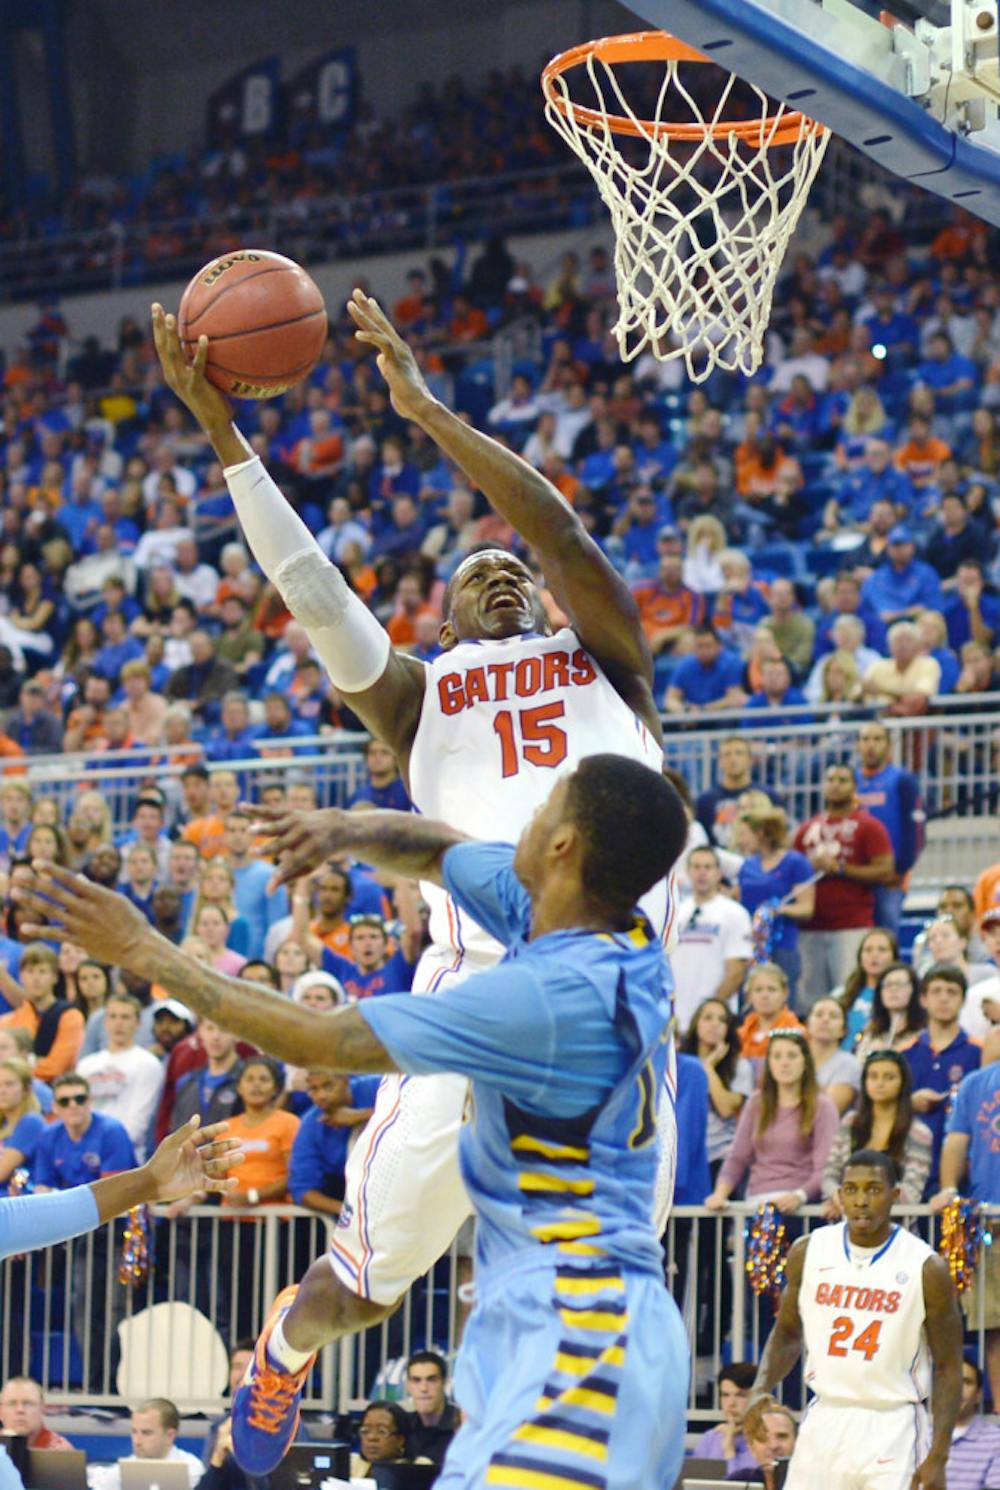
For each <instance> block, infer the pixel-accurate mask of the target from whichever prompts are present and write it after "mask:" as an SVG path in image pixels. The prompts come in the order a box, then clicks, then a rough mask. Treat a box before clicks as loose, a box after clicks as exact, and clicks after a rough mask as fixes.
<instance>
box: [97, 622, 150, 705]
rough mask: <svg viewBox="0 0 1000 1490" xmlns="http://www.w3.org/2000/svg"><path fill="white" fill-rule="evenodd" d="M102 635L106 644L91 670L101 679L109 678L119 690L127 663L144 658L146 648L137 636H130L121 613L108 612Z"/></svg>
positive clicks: (102, 627)
mask: <svg viewBox="0 0 1000 1490" xmlns="http://www.w3.org/2000/svg"><path fill="white" fill-rule="evenodd" d="M101 635H102V636H103V638H104V644H103V646H102V647H101V649H100V651H99V652H98V653H97V656H96V657H95V658H94V660H93V662H92V663H91V669H92V671H93V672H95V673H97V675H98V676H99V677H102V678H107V680H108V682H109V683H110V684H111V686H112V688H117V686H118V675H119V674H120V672H121V670H122V668H123V667H124V666H125V664H126V662H134V661H135V660H136V658H139V657H144V656H145V655H146V652H145V648H144V647H143V644H142V642H141V641H140V640H139V638H138V637H137V636H129V634H128V631H127V630H126V623H125V617H124V616H123V615H122V613H121V611H117V610H109V611H108V613H107V615H106V616H105V617H104V621H103V624H102V626H101Z"/></svg>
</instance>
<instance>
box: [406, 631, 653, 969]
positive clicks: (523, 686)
mask: <svg viewBox="0 0 1000 1490" xmlns="http://www.w3.org/2000/svg"><path fill="white" fill-rule="evenodd" d="M604 751H609V752H613V753H614V754H616V755H627V756H630V757H631V758H632V759H633V760H637V761H641V762H642V763H643V764H644V765H647V766H650V767H652V768H653V769H654V770H656V771H659V770H660V769H661V767H662V764H663V751H662V749H661V747H660V746H659V745H658V744H657V742H656V741H655V740H654V738H653V736H652V735H651V734H650V732H649V731H648V730H647V729H646V727H645V725H644V724H643V723H642V721H641V720H640V719H638V718H637V717H636V715H635V714H634V713H633V712H632V710H631V709H630V708H629V706H628V705H627V704H626V703H625V701H624V700H623V699H622V698H621V696H620V695H619V694H618V693H617V692H616V691H615V689H614V688H613V687H612V685H611V683H610V682H609V681H608V679H607V677H606V676H605V675H604V673H603V672H602V671H601V669H600V667H599V666H598V664H597V663H596V662H595V661H594V659H593V657H591V656H590V654H589V653H588V652H586V651H585V650H584V648H583V647H582V646H581V644H580V640H579V638H578V637H577V636H576V635H575V633H574V632H573V631H571V630H569V629H568V628H567V629H565V630H562V631H558V632H556V634H555V635H554V636H539V635H537V634H535V633H531V634H530V635H527V636H512V637H507V638H505V639H503V640H501V641H465V642H460V643H459V644H458V646H456V647H453V648H452V650H451V651H450V652H444V653H442V654H441V656H440V657H436V658H435V659H434V661H433V662H431V663H429V664H428V666H427V684H426V689H425V693H424V703H423V708H422V709H421V712H420V722H419V724H418V725H417V732H416V735H415V737H414V741H413V749H412V751H411V752H410V771H409V775H410V796H411V798H412V799H413V802H414V804H415V806H416V807H417V809H418V810H419V811H420V812H421V813H423V814H424V816H425V817H431V818H439V819H440V820H441V821H443V822H446V823H449V824H451V826H452V827H455V828H459V829H461V830H462V831H465V832H469V833H472V834H473V835H474V836H475V837H476V838H482V839H498V840H502V841H504V842H507V843H511V842H514V841H515V840H516V839H517V837H518V836H519V834H520V832H521V829H522V828H523V827H524V826H525V825H526V824H527V822H528V820H529V819H530V818H531V816H532V814H533V813H534V812H535V810H536V808H538V807H540V806H541V805H542V803H543V802H544V801H545V799H546V798H547V797H548V795H549V793H550V792H551V790H552V788H553V786H554V785H555V783H556V781H557V780H558V779H559V777H560V776H562V775H565V774H566V773H567V772H569V771H573V770H575V768H576V767H577V765H578V764H579V763H580V761H581V760H583V758H584V757H585V756H588V755H597V754H600V753H602V752H604ZM423 894H424V898H425V899H426V901H427V904H428V905H429V906H430V908H431V921H430V934H431V939H432V941H433V942H434V943H435V944H436V945H437V946H438V947H441V948H446V949H448V951H449V953H450V954H451V961H452V963H453V965H454V969H457V966H458V964H459V963H466V962H468V961H471V962H472V963H473V965H474V966H488V965H490V964H492V963H493V962H496V961H497V959H498V958H499V957H500V956H501V955H502V950H503V949H502V948H501V947H500V946H499V944H498V943H497V942H496V941H494V940H493V938H492V937H489V936H487V935H486V933H485V932H484V931H482V930H480V928H479V927H478V926H476V925H475V924H474V923H473V922H471V921H469V920H468V918H467V917H466V916H465V915H464V914H463V913H460V912H459V910H458V907H457V906H456V905H455V904H454V902H453V901H452V899H451V897H450V896H449V895H447V894H446V893H445V892H444V891H443V890H441V889H440V888H439V887H437V886H434V885H424V886H423ZM667 905H668V897H667V890H666V886H665V885H660V886H658V887H657V888H656V890H654V891H652V892H651V894H650V895H649V896H647V897H646V899H645V900H644V901H643V909H644V911H645V912H646V914H647V915H648V916H649V918H650V921H651V922H652V924H653V926H654V928H655V929H656V931H657V932H658V933H659V934H661V935H663V934H664V933H665V930H666V920H667ZM454 969H453V970H454Z"/></svg>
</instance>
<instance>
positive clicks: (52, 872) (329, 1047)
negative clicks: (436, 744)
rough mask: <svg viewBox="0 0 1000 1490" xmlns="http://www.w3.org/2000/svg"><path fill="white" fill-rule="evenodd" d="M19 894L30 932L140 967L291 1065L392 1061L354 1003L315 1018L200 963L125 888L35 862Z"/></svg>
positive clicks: (383, 1066)
mask: <svg viewBox="0 0 1000 1490" xmlns="http://www.w3.org/2000/svg"><path fill="white" fill-rule="evenodd" d="M358 816H359V817H362V816H364V814H358ZM398 816H400V817H404V818H405V816H406V815H405V814H404V813H399V814H398ZM18 902H19V904H21V905H23V906H24V907H25V909H26V910H27V911H28V912H29V914H30V916H31V918H32V921H33V923H34V925H33V927H32V929H31V933H30V934H31V935H32V936H38V937H44V938H46V939H48V940H55V941H58V942H73V943H75V944H76V945H77V946H79V947H83V948H84V950H85V951H86V952H88V953H89V954H90V956H91V957H94V958H96V959H97V960H98V961H99V962H103V963H105V964H116V965H117V966H119V967H124V968H127V969H128V970H129V971H130V972H134V973H139V974H141V976H142V977H144V978H148V979H149V980H150V981H151V982H154V983H158V984H160V986H161V987H163V988H166V989H167V990H168V991H169V992H170V993H172V994H174V995H176V997H177V998H182V999H183V1000H184V1002H185V1003H186V1004H187V1005H188V1007H189V1008H191V1009H194V1010H195V1012H196V1013H197V1014H199V1015H201V1016H202V1017H203V1018H206V1019H212V1020H214V1021H215V1023H216V1024H219V1025H221V1026H222V1028H223V1029H227V1030H231V1031H232V1033H233V1034H235V1035H240V1036H242V1037H243V1038H244V1039H245V1040H249V1041H251V1042H252V1043H253V1044H254V1045H257V1046H259V1047H260V1049H261V1050H266V1051H268V1052H270V1054H271V1055H274V1056H277V1057H278V1059H279V1060H282V1061H287V1062H288V1063H289V1064H290V1065H293V1066H313V1067H320V1068H322V1069H323V1070H328V1071H338V1072H343V1073H345V1074H355V1073H356V1074H368V1073H378V1074H382V1073H385V1072H387V1071H395V1070H396V1069H397V1068H396V1066H395V1063H394V1062H393V1060H392V1058H391V1056H390V1055H389V1053H388V1051H387V1050H386V1048H385V1046H384V1045H383V1044H382V1043H381V1041H380V1040H378V1039H376V1037H375V1035H374V1034H373V1033H372V1031H371V1029H370V1027H369V1026H368V1024H367V1023H366V1021H365V1020H364V1019H363V1018H362V1016H361V1014H360V1013H359V1012H358V1010H357V1009H356V1008H347V1009H338V1010H336V1011H335V1012H334V1013H332V1014H329V1015H321V1016H319V1017H318V1018H317V1016H316V1014H315V1013H313V1012H312V1011H310V1010H309V1009H305V1008H303V1006H302V1005H301V1004H295V1003H293V1002H292V1001H291V1000H289V999H286V998H283V997H281V996H280V995H279V994H276V993H273V992H272V991H271V990H270V989H265V988H260V987H258V986H257V985H256V984H253V983H246V982H243V981H241V980H240V979H239V978H230V977H227V976H226V974H225V973H219V972H216V970H215V969H214V968H210V967H205V966H203V965H202V964H201V963H200V962H197V961H196V960H195V959H194V958H193V957H191V956H189V954H188V953H186V952H182V951H181V949H180V948H179V947H175V946H174V944H173V943H172V942H168V941H167V939H166V937H163V936H160V934H159V932H157V931H155V930H154V929H153V927H152V926H150V924H149V922H148V921H147V920H146V917H145V916H144V915H143V914H142V912H141V911H140V910H139V909H138V908H137V907H136V906H134V905H133V904H132V902H131V901H130V900H127V899H126V898H125V896H124V895H119V894H118V892H117V891H115V890H106V889H105V888H104V887H103V886H102V885H95V884H93V883H92V881H90V880H86V879H84V878H83V877H82V876H81V875H76V874H72V873H70V871H68V870H65V869H60V868H58V867H56V866H55V865H46V866H37V867H36V873H35V884H34V885H33V886H31V887H30V888H29V887H28V886H22V887H21V888H20V889H19V891H18Z"/></svg>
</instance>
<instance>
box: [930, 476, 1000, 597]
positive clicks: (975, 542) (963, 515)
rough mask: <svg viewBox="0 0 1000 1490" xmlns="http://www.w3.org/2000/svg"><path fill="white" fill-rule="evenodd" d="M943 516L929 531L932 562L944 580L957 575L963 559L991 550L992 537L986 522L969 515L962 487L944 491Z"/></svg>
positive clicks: (978, 557)
mask: <svg viewBox="0 0 1000 1490" xmlns="http://www.w3.org/2000/svg"><path fill="white" fill-rule="evenodd" d="M939 512H940V517H939V520H938V521H937V522H936V523H935V524H934V526H933V527H932V528H931V530H930V532H929V533H928V534H927V541H926V548H925V552H926V554H927V560H928V563H929V564H930V565H931V567H932V568H934V569H936V570H937V572H938V574H939V576H940V577H941V579H942V580H944V581H946V582H947V581H948V580H950V579H953V578H954V576H955V575H956V573H957V572H958V566H959V564H961V563H962V561H963V559H973V560H978V559H980V558H982V556H983V555H984V554H988V553H989V546H990V544H989V538H988V537H987V535H986V530H985V529H984V528H983V526H982V525H981V524H980V523H978V522H976V521H975V520H974V519H973V518H971V517H970V516H969V510H968V508H967V507H966V504H965V497H964V496H963V495H962V493H961V492H958V491H946V492H943V493H942V495H941V501H940V506H939Z"/></svg>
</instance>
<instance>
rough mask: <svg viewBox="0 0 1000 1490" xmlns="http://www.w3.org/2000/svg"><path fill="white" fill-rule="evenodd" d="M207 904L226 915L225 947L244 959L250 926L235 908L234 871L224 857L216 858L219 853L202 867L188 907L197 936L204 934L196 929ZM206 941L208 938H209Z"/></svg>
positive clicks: (247, 946)
mask: <svg viewBox="0 0 1000 1490" xmlns="http://www.w3.org/2000/svg"><path fill="white" fill-rule="evenodd" d="M206 905H214V906H216V907H217V908H218V909H219V910H220V911H221V912H222V914H223V915H224V916H225V918H226V922H227V924H228V928H229V929H228V931H227V933H226V946H227V947H229V948H230V950H231V951H233V952H238V953H239V954H240V956H241V957H242V958H244V959H245V958H246V954H247V950H248V948H249V946H250V927H249V925H248V924H247V922H246V921H245V920H244V918H243V917H242V916H241V915H240V914H239V912H238V911H237V909H236V881H235V879H234V878H233V871H232V870H231V869H230V868H229V865H228V864H227V863H226V861H225V859H221V858H219V857H218V855H216V857H215V858H214V859H209V861H208V862H207V864H204V865H203V866H202V870H201V878H200V880H199V882H198V894H197V896H196V898H195V902H194V905H193V906H192V908H191V919H190V921H189V923H188V926H189V929H190V930H191V931H193V932H195V933H196V935H198V936H201V935H202V934H203V933H202V932H200V931H199V930H198V917H199V916H200V915H201V912H202V910H203V909H204V907H205V906H206ZM205 940H206V941H208V940H209V939H208V937H206V938H205ZM209 945H211V943H209ZM240 966H242V963H241V964H240Z"/></svg>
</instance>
